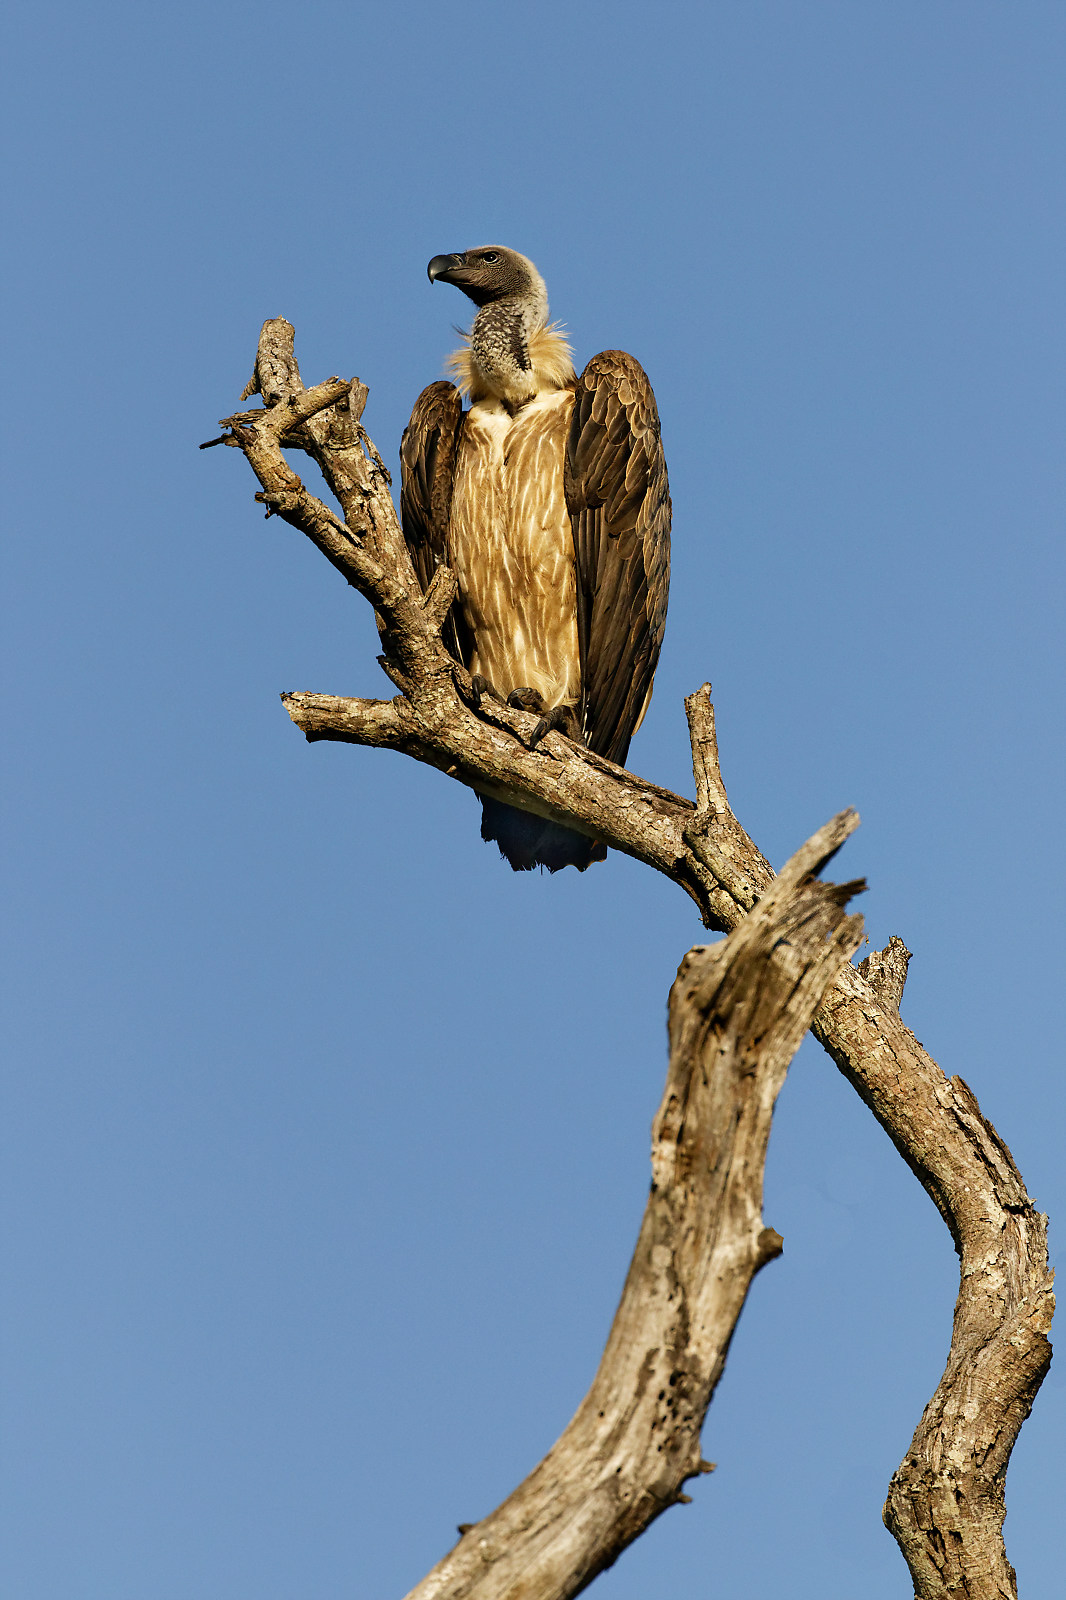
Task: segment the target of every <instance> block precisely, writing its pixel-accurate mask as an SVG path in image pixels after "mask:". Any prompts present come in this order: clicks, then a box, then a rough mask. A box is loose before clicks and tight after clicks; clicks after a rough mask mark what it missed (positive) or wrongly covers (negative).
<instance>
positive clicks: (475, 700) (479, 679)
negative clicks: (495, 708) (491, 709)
mask: <svg viewBox="0 0 1066 1600" xmlns="http://www.w3.org/2000/svg"><path fill="white" fill-rule="evenodd" d="M486 695H487V696H488V698H489V699H490V700H498V701H499V702H500V704H501V705H502V704H503V695H502V694H500V693H499V692H498V690H496V689H494V688H493V687H492V684H491V683H490V682H489V680H488V679H487V678H486V677H483V676H482V674H481V673H480V672H475V673H474V676H473V677H472V678H471V680H470V704H471V705H472V706H473V708H474V710H475V711H480V710H481V702H482V700H483V699H484V698H485V696H486Z"/></svg>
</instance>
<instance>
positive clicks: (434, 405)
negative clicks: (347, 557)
mask: <svg viewBox="0 0 1066 1600" xmlns="http://www.w3.org/2000/svg"><path fill="white" fill-rule="evenodd" d="M462 426H463V399H462V396H461V394H460V393H459V390H458V389H457V388H456V387H455V385H454V384H453V383H445V382H443V381H441V382H440V383H431V384H430V385H429V387H428V389H423V390H422V393H421V394H420V395H419V397H418V399H417V400H416V401H415V408H414V410H413V411H412V413H411V420H410V422H409V423H408V425H407V427H406V428H405V429H404V433H403V440H402V442H401V444H400V470H401V485H400V520H401V522H402V524H403V536H404V538H405V540H406V541H407V548H408V549H409V550H410V552H411V560H412V561H413V563H414V568H415V572H416V573H417V574H418V581H419V583H420V584H421V585H422V589H423V592H424V591H425V590H426V589H428V588H429V585H430V583H431V582H432V580H433V574H434V573H435V572H436V570H437V568H438V567H440V566H445V565H447V562H448V519H449V517H450V516H451V508H452V484H453V482H454V479H455V457H456V452H457V450H458V447H459V436H460V433H461V431H462ZM444 642H445V644H446V645H447V646H448V649H449V650H450V651H451V652H452V654H453V655H454V656H455V658H456V660H458V661H461V662H463V664H464V665H467V664H468V663H469V660H470V651H471V641H470V637H469V633H468V630H467V628H466V625H465V623H464V622H463V618H462V615H461V613H460V611H459V607H458V606H457V605H453V606H452V609H451V611H450V612H449V614H448V619H447V621H446V623H445V625H444Z"/></svg>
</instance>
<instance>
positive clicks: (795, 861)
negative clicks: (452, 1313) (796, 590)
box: [407, 812, 864, 1600]
mask: <svg viewBox="0 0 1066 1600" xmlns="http://www.w3.org/2000/svg"><path fill="white" fill-rule="evenodd" d="M857 822H858V818H857V817H856V816H855V813H854V812H845V813H844V814H843V815H842V816H840V817H835V818H834V819H833V820H832V822H829V823H827V824H826V826H825V827H824V828H823V829H822V830H821V832H820V833H818V834H816V835H815V836H814V838H813V839H811V840H809V841H808V843H807V844H806V845H804V846H803V848H802V849H801V850H799V851H798V852H797V853H796V855H795V856H793V858H792V860H791V861H790V862H789V863H788V865H787V866H786V867H785V868H784V870H783V871H782V873H781V874H780V876H779V877H778V878H776V879H775V881H774V883H773V884H772V885H771V887H770V889H769V890H768V891H767V893H766V894H765V895H764V896H763V897H762V899H761V900H760V901H759V903H758V905H757V906H756V907H755V909H754V910H753V911H750V912H749V913H748V915H747V916H746V917H744V918H742V920H741V921H740V923H739V924H738V925H737V928H736V930H735V931H734V932H733V933H731V934H730V935H729V937H728V938H727V939H725V940H724V941H722V942H721V943H719V944H716V945H711V946H707V945H697V946H696V948H695V949H694V950H690V951H689V953H688V955H687V956H686V957H685V959H684V961H683V962H682V963H681V967H680V969H679V971H678V975H677V980H676V982H675V983H674V986H673V988H672V989H671V991H670V1066H669V1071H668V1073H667V1079H666V1089H665V1092H664V1094H663V1099H662V1104H661V1105H660V1107H659V1111H658V1115H657V1116H656V1118H655V1121H654V1123H653V1125H652V1184H651V1193H650V1195H649V1197H648V1204H647V1207H646V1209H645V1212H644V1220H643V1223H642V1225H641V1229H640V1235H639V1237H638V1239H637V1246H636V1250H635V1251H634V1254H633V1260H632V1262H631V1264H630V1268H629V1274H628V1277H627V1278H626V1283H625V1288H624V1289H623V1291H622V1300H621V1304H620V1305H619V1307H618V1311H617V1313H616V1315H615V1319H614V1323H613V1325H612V1328H611V1332H610V1337H609V1338H608V1340H607V1348H606V1350H605V1351H604V1354H603V1359H602V1361H601V1362H600V1367H599V1371H598V1372H597V1373H596V1377H595V1379H594V1380H593V1384H592V1387H591V1389H590V1390H589V1392H588V1394H587V1395H586V1396H585V1399H584V1400H583V1401H582V1403H581V1405H580V1407H579V1408H578V1411H577V1413H576V1415H575V1416H574V1419H573V1421H572V1422H571V1423H570V1425H569V1427H568V1428H567V1429H566V1431H565V1432H564V1433H563V1434H562V1436H561V1437H560V1439H559V1440H558V1442H557V1443H556V1444H555V1445H554V1446H553V1448H552V1449H551V1450H550V1451H549V1453H548V1455H547V1456H545V1458H544V1460H543V1461H542V1462H541V1463H540V1465H539V1466H538V1467H537V1468H536V1469H535V1470H534V1471H533V1472H532V1473H531V1474H530V1476H529V1477H528V1478H527V1479H526V1480H525V1482H524V1483H522V1484H520V1485H519V1487H518V1488H517V1489H516V1490H515V1491H514V1493H513V1494H511V1495H510V1496H509V1497H508V1498H507V1499H506V1500H505V1501H504V1502H503V1504H502V1505H501V1506H500V1507H498V1509H497V1510H496V1511H494V1512H493V1513H492V1514H491V1515H490V1516H488V1517H486V1518H485V1519H484V1521H482V1522H478V1523H475V1524H474V1525H473V1526H470V1527H467V1528H466V1529H465V1530H463V1532H462V1537H461V1539H460V1542H459V1544H458V1545H457V1546H456V1547H455V1549H454V1550H452V1551H451V1552H450V1553H449V1554H448V1555H447V1556H445V1558H444V1560H443V1561H441V1562H440V1563H439V1564H438V1565H437V1566H436V1567H434V1569H433V1571H432V1572H431V1573H429V1575H428V1576H427V1577H426V1578H424V1579H423V1580H422V1582H421V1583H420V1584H418V1585H417V1586H416V1587H415V1588H414V1589H412V1591H411V1593H410V1595H409V1596H408V1597H407V1600H443V1597H444V1596H448V1597H449V1600H451V1597H458V1596H463V1597H464V1600H467V1597H469V1600H474V1597H476V1600H504V1597H512V1600H516V1597H517V1596H519V1595H521V1597H522V1600H569V1597H570V1596H571V1595H576V1594H578V1593H580V1591H581V1590H582V1589H584V1588H585V1587H586V1585H587V1584H589V1583H591V1581H592V1579H593V1578H594V1577H595V1576H596V1574H597V1573H598V1572H602V1571H603V1569H604V1568H605V1567H608V1566H610V1565H611V1564H612V1563H613V1562H614V1561H615V1560H616V1559H617V1558H618V1556H619V1555H620V1554H621V1552H622V1550H624V1549H625V1547H626V1545H628V1544H630V1543H631V1542H632V1541H633V1540H634V1539H635V1538H637V1537H638V1536H639V1535H640V1534H641V1533H643V1532H644V1529H645V1528H646V1527H647V1526H648V1524H649V1523H650V1522H652V1521H653V1520H654V1518H656V1517H657V1516H659V1515H660V1513H661V1512H663V1511H665V1510H666V1509H667V1507H669V1506H672V1505H676V1504H677V1503H678V1501H679V1500H685V1499H687V1496H684V1495H682V1493H681V1489H682V1485H683V1484H684V1483H685V1481H686V1480H687V1479H688V1478H692V1477H695V1476H696V1475H697V1474H698V1473H700V1472H706V1471H710V1470H711V1469H710V1465H709V1463H707V1462H704V1461H701V1460H700V1428H701V1426H702V1424H703V1418H704V1413H705V1412H706V1410H707V1406H708V1404H709V1403H710V1399H711V1395H712V1394H713V1392H714V1389H715V1386H716V1384H717V1382H718V1379H719V1378H720V1377H721V1374H722V1370H723V1368H724V1366H725V1358H726V1353H727V1351H728V1349H729V1341H730V1339H731V1338H732V1336H733V1329H734V1328H735V1326H736V1322H737V1318H738V1317H739V1316H740V1312H741V1308H742V1307H743V1305H744V1300H745V1298H746V1296H747V1292H748V1289H749V1287H750V1284H751V1281H752V1279H753V1277H754V1276H755V1274H756V1272H757V1271H758V1270H759V1268H760V1267H761V1266H764V1265H765V1263H766V1262H767V1261H771V1260H773V1258H774V1257H775V1256H777V1255H780V1253H781V1238H780V1236H779V1235H778V1234H776V1233H775V1232H774V1231H773V1229H772V1228H767V1227H764V1225H763V1221H762V1215H761V1212H762V1190H763V1167H764V1164H765V1160H766V1144H767V1140H768V1139H769V1136H770V1119H771V1117H772V1115H773V1108H774V1102H775V1100H776V1099H777V1095H778V1092H779V1090H780V1088H781V1085H782V1084H783V1082H784V1080H785V1073H786V1071H787V1070H788V1065H789V1063H790V1061H791V1060H792V1057H793V1056H794V1055H795V1053H796V1051H797V1050H798V1049H799V1046H800V1044H801V1042H802V1040H803V1035H804V1034H805V1033H806V1031H807V1029H808V1027H809V1026H810V1022H811V1018H812V1016H813V1015H814V1011H815V1009H816V1007H817V1005H818V1003H819V1001H820V1000H821V998H822V995H823V994H824V993H825V989H826V986H827V985H828V984H829V983H830V981H831V980H832V978H833V977H834V975H835V974H836V972H837V971H838V970H839V968H840V967H841V966H842V965H843V964H844V963H845V962H846V961H847V959H848V957H849V956H851V955H852V954H853V953H854V951H855V950H856V949H857V948H858V946H859V944H860V942H861V940H862V918H861V917H848V916H845V914H844V907H845V905H846V904H847V901H848V899H849V898H850V896H851V895H852V894H854V893H856V892H857V891H859V890H861V889H862V888H863V887H864V885H863V884H861V883H857V884H856V883H849V884H844V885H843V886H840V887H838V886H836V885H834V884H826V883H820V882H818V881H817V879H816V878H814V876H813V874H814V873H816V872H817V871H819V870H820V868H821V867H822V866H823V864H824V863H825V861H826V860H827V858H828V857H829V856H830V855H831V854H832V853H833V851H835V850H836V849H837V848H838V847H839V846H840V845H841V844H842V843H843V841H844V839H845V838H846V837H847V835H848V834H849V833H850V832H851V831H852V829H853V828H854V827H855V826H856V824H857Z"/></svg>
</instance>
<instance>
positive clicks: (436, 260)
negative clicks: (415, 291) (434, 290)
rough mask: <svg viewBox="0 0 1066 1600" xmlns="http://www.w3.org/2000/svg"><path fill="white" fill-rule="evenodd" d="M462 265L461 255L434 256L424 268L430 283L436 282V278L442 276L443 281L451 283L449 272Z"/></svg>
mask: <svg viewBox="0 0 1066 1600" xmlns="http://www.w3.org/2000/svg"><path fill="white" fill-rule="evenodd" d="M462 265H463V258H462V256H458V255H452V256H434V257H433V260H432V261H431V262H430V263H429V266H428V267H427V268H426V272H427V273H428V275H429V281H430V283H436V281H437V279H438V278H443V279H444V281H445V283H451V282H452V281H453V280H452V278H451V276H450V274H451V273H453V272H455V271H457V270H458V268H459V267H461V266H462Z"/></svg>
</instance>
